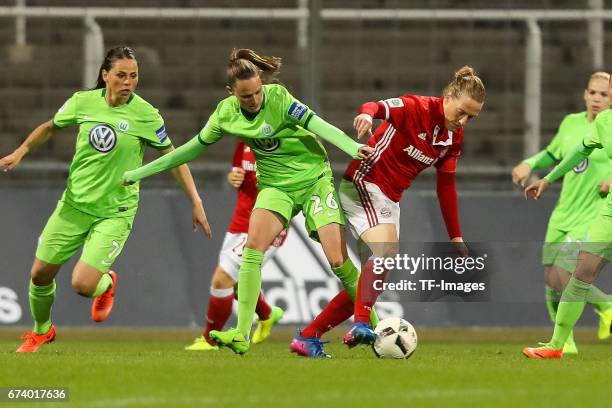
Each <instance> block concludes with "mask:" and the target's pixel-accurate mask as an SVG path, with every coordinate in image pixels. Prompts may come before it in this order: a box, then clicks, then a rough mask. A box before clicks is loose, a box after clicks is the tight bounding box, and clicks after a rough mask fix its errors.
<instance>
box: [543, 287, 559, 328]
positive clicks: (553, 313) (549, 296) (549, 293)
mask: <svg viewBox="0 0 612 408" xmlns="http://www.w3.org/2000/svg"><path fill="white" fill-rule="evenodd" d="M545 288H546V308H547V309H548V314H549V315H550V320H551V321H552V322H553V323H555V319H556V317H557V308H558V307H559V300H560V299H561V293H559V292H557V291H556V290H554V289H553V288H551V287H550V286H548V285H546V286H545Z"/></svg>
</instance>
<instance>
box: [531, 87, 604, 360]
mask: <svg viewBox="0 0 612 408" xmlns="http://www.w3.org/2000/svg"><path fill="white" fill-rule="evenodd" d="M608 104H609V105H610V104H612V81H610V82H609V83H608ZM595 149H602V150H603V151H604V152H605V153H606V155H607V156H608V159H610V160H612V112H611V111H610V109H606V110H605V111H603V112H601V113H599V114H598V115H597V117H596V118H595V121H594V122H593V124H592V125H591V126H590V129H589V132H588V133H587V135H586V136H585V137H584V138H583V140H582V142H581V143H579V144H578V145H577V146H576V147H575V148H574V149H573V150H572V152H570V153H569V154H568V155H567V156H566V157H565V158H564V159H563V161H561V163H559V164H558V165H557V166H556V167H555V168H554V169H553V170H552V171H551V172H550V173H548V174H547V175H546V177H544V178H543V179H541V180H538V181H536V182H534V183H532V184H531V185H529V186H528V187H527V188H526V189H525V196H526V197H529V196H531V197H533V198H534V199H536V200H537V199H538V198H540V195H541V194H542V193H543V192H544V190H546V189H547V188H548V187H549V186H550V184H551V183H553V182H555V181H556V180H558V179H559V178H560V177H561V176H563V175H564V174H566V173H567V172H569V171H570V170H572V169H573V168H575V167H576V166H577V165H578V164H580V163H581V162H583V161H584V160H585V159H586V158H588V157H589V156H590V155H591V153H592V152H593V150H595ZM608 163H609V164H608V165H610V163H612V162H610V161H609V162H608ZM610 260H612V194H608V196H607V199H606V201H605V202H604V203H603V204H602V205H601V206H600V207H599V211H598V213H597V216H596V217H595V219H594V220H593V221H592V222H591V224H590V227H589V230H588V231H587V234H586V241H585V242H583V243H582V244H581V245H580V253H579V254H578V260H577V263H576V270H575V271H574V273H573V275H572V277H571V278H570V279H569V281H568V283H567V285H566V286H565V289H564V290H563V293H562V295H561V300H560V301H559V306H558V308H557V315H556V317H555V330H554V332H553V335H552V338H551V339H550V341H549V342H548V343H545V344H543V345H542V346H541V347H526V348H524V349H523V354H525V355H526V356H527V357H529V358H533V359H549V358H561V357H562V356H563V347H564V345H565V344H566V342H567V339H568V338H569V336H570V335H571V333H572V330H573V328H574V326H575V325H576V322H577V321H578V319H579V318H580V316H581V315H582V312H583V311H584V307H585V305H586V303H587V302H589V303H593V297H595V298H597V297H599V294H598V293H597V292H598V291H597V290H596V289H594V286H593V281H595V279H596V278H597V275H598V274H599V272H600V271H601V270H602V268H603V267H604V266H605V264H606V263H607V262H608V261H610Z"/></svg>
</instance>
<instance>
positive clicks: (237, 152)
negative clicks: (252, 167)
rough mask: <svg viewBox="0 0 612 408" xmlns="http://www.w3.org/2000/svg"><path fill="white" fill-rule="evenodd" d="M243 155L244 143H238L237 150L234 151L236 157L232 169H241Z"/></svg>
mask: <svg viewBox="0 0 612 408" xmlns="http://www.w3.org/2000/svg"><path fill="white" fill-rule="evenodd" d="M243 153H244V142H243V141H239V142H238V143H236V149H235V150H234V157H232V167H241V165H242V154H243Z"/></svg>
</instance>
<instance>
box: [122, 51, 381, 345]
mask: <svg viewBox="0 0 612 408" xmlns="http://www.w3.org/2000/svg"><path fill="white" fill-rule="evenodd" d="M280 65H281V61H280V58H276V57H262V56H259V55H257V54H256V53H254V52H253V51H252V50H248V49H239V50H234V51H233V52H232V53H231V55H230V60H229V64H228V66H227V89H228V91H229V92H230V94H231V96H229V97H228V98H226V99H224V100H222V101H221V102H220V103H219V104H218V105H217V108H216V109H215V111H214V112H213V114H212V115H211V116H210V118H209V119H208V122H207V123H206V126H205V127H204V128H203V129H202V130H201V131H200V133H199V134H198V135H197V136H196V137H194V138H193V139H192V140H191V141H189V142H187V143H186V144H185V145H183V146H181V147H179V148H178V149H177V150H176V151H175V152H174V153H173V154H171V155H168V156H165V157H163V158H161V159H163V160H160V159H158V160H156V161H154V162H152V163H150V164H148V165H146V166H144V167H141V168H139V169H136V170H134V171H129V172H127V173H126V174H125V176H124V181H125V183H127V184H129V183H131V182H135V181H138V180H141V179H143V178H145V177H148V176H150V175H152V174H155V173H157V172H160V171H163V170H166V169H169V168H172V167H175V166H177V165H179V164H183V163H186V162H189V161H191V160H194V159H195V158H197V157H198V156H199V155H200V154H202V153H203V152H204V151H205V150H206V147H207V146H209V145H211V144H213V143H215V142H217V141H218V140H220V139H221V138H222V137H223V135H224V134H226V133H227V134H231V135H234V136H236V137H239V138H240V139H242V140H243V141H244V143H245V144H246V145H247V146H249V147H250V148H251V150H253V153H254V154H255V158H256V159H257V181H258V188H259V194H258V196H257V200H256V202H255V206H254V209H253V212H252V214H251V218H250V220H249V231H248V238H247V243H246V244H245V248H244V251H243V254H242V263H241V265H240V272H239V276H238V287H239V290H238V324H237V328H235V329H230V330H228V331H225V332H220V331H216V330H213V331H211V332H210V337H211V338H212V339H213V340H214V341H215V342H216V343H217V345H223V346H227V347H229V348H231V349H232V350H233V351H234V352H235V353H238V354H243V353H245V352H247V351H248V350H249V347H250V339H249V334H250V331H251V325H252V320H253V313H254V312H255V306H256V304H257V298H258V297H259V293H260V290H261V264H262V262H263V257H264V252H265V251H266V250H267V249H268V247H269V246H270V244H271V243H272V241H273V240H274V239H275V238H276V237H277V236H278V234H280V233H281V231H283V229H285V228H287V227H288V226H289V223H290V222H291V219H292V218H293V217H294V216H295V215H296V214H297V213H298V212H300V211H301V212H302V213H303V214H304V217H305V218H306V229H307V230H308V232H309V234H310V236H311V237H312V238H313V239H316V240H318V241H320V242H321V246H322V247H323V252H324V253H325V256H326V257H327V260H328V262H329V264H330V266H331V268H332V270H333V272H334V273H335V274H336V276H337V277H338V278H339V279H340V281H341V282H342V284H343V286H344V288H345V289H346V290H347V292H348V293H349V295H350V296H351V298H354V297H355V295H356V291H357V281H358V279H359V270H358V269H357V268H356V267H355V266H354V265H353V263H352V262H351V260H350V259H349V257H348V251H347V248H346V241H345V236H344V230H343V228H342V226H343V225H344V215H343V213H342V209H341V208H340V206H339V204H338V199H337V194H336V191H335V188H334V181H333V176H332V171H331V168H330V165H329V160H328V157H327V152H326V151H325V149H324V148H323V146H322V145H321V143H320V142H319V141H318V140H317V138H316V135H319V136H321V137H322V138H323V139H325V140H327V141H328V142H330V143H332V144H334V145H335V146H337V147H338V148H339V149H340V150H342V151H343V152H345V153H346V154H348V155H349V156H351V157H352V158H354V159H362V158H366V157H368V156H369V155H370V154H371V153H372V151H373V149H372V148H371V147H368V146H365V145H362V144H359V143H357V142H355V141H354V140H352V139H351V138H350V137H349V136H347V135H346V134H344V132H342V131H341V130H340V129H338V128H336V127H334V126H332V125H330V124H329V123H327V122H325V121H324V120H323V119H321V118H320V117H318V116H317V115H315V113H314V112H313V111H312V110H310V108H308V107H307V106H306V105H304V104H302V103H301V102H300V101H298V100H297V99H295V98H294V97H293V96H292V95H291V94H290V93H289V92H288V91H287V89H286V88H285V87H283V86H282V85H278V84H265V85H262V84H263V83H265V82H270V78H273V77H274V76H275V75H276V74H278V72H279V70H280ZM262 78H263V81H262Z"/></svg>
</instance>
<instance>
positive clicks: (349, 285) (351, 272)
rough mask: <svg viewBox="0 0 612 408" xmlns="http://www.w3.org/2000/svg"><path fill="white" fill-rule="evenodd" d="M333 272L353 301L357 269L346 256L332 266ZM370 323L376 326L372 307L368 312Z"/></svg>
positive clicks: (357, 275) (355, 294)
mask: <svg viewBox="0 0 612 408" xmlns="http://www.w3.org/2000/svg"><path fill="white" fill-rule="evenodd" d="M332 271H333V272H334V274H335V275H336V276H337V277H338V279H340V282H342V286H343V287H344V290H346V293H348V295H349V296H350V298H351V299H352V300H353V301H355V298H356V297H357V285H358V284H359V269H357V268H356V267H355V265H354V264H353V261H351V258H347V259H346V261H345V262H344V263H343V264H342V265H341V266H339V267H337V268H332ZM370 324H371V325H372V327H376V325H377V324H378V315H377V314H376V311H375V310H374V308H372V311H371V312H370Z"/></svg>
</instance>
